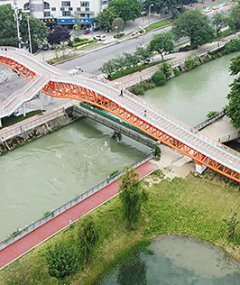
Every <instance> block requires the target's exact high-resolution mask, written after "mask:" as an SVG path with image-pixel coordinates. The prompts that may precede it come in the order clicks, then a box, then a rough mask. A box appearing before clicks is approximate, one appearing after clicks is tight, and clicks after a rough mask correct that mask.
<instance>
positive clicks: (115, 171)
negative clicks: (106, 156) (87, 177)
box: [109, 170, 119, 177]
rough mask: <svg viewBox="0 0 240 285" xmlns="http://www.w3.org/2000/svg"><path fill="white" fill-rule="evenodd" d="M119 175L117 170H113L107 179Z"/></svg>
mask: <svg viewBox="0 0 240 285" xmlns="http://www.w3.org/2000/svg"><path fill="white" fill-rule="evenodd" d="M118 173H119V171H118V170H113V171H112V172H111V173H110V174H109V177H113V176H115V175H117V174H118Z"/></svg>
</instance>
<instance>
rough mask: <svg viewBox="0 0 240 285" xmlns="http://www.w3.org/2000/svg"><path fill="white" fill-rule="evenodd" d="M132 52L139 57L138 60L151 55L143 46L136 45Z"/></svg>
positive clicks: (145, 58) (146, 58) (144, 59)
mask: <svg viewBox="0 0 240 285" xmlns="http://www.w3.org/2000/svg"><path fill="white" fill-rule="evenodd" d="M134 54H135V56H137V57H138V58H139V61H146V60H148V59H150V57H151V52H150V51H149V49H147V48H143V47H137V48H136V51H135V53H134Z"/></svg>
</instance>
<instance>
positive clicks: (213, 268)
mask: <svg viewBox="0 0 240 285" xmlns="http://www.w3.org/2000/svg"><path fill="white" fill-rule="evenodd" d="M148 249H149V250H150V251H151V254H149V253H145V252H144V253H143V252H135V253H133V254H132V255H131V256H130V257H129V258H128V259H127V260H126V261H125V263H123V264H118V265H117V267H116V268H115V269H114V270H113V271H112V272H111V273H110V274H109V275H108V276H107V277H106V278H105V279H104V280H103V281H102V282H101V283H100V284H101V285H239V284H240V263H238V262H237V261H235V260H233V259H232V258H230V257H229V256H227V255H226V254H225V253H224V252H223V251H222V250H220V249H218V248H216V247H214V246H212V245H210V244H208V243H205V242H201V241H199V240H194V239H190V238H186V237H174V236H164V237H161V238H159V239H156V240H154V241H153V242H152V243H151V245H150V246H149V247H148Z"/></svg>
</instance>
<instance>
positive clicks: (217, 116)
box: [194, 109, 226, 131]
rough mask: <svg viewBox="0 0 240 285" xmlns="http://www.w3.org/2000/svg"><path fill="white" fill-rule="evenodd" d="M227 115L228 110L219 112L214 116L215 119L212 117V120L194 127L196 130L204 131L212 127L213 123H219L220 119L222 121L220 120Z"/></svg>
mask: <svg viewBox="0 0 240 285" xmlns="http://www.w3.org/2000/svg"><path fill="white" fill-rule="evenodd" d="M225 114H226V110H225V109H224V110H222V111H221V112H219V113H218V114H217V115H216V116H214V117H212V118H210V119H207V120H205V121H203V122H201V123H199V124H198V125H196V126H195V127H194V129H196V130H198V131H200V130H202V129H203V128H205V127H207V126H209V125H211V124H212V123H213V122H215V121H217V120H218V119H220V118H222V117H223V116H225Z"/></svg>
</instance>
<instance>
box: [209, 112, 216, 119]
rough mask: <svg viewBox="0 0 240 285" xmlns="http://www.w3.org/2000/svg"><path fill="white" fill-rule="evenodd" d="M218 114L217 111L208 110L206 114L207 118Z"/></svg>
mask: <svg viewBox="0 0 240 285" xmlns="http://www.w3.org/2000/svg"><path fill="white" fill-rule="evenodd" d="M218 114H219V112H218V111H210V112H208V114H207V117H208V119H212V118H213V117H215V116H217V115H218Z"/></svg>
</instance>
